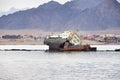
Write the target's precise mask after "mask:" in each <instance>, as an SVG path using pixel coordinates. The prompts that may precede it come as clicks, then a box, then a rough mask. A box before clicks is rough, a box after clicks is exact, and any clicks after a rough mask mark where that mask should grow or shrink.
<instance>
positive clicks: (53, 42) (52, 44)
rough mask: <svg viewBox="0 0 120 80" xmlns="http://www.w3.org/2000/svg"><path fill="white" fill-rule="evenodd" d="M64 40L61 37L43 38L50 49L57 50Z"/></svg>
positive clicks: (61, 46)
mask: <svg viewBox="0 0 120 80" xmlns="http://www.w3.org/2000/svg"><path fill="white" fill-rule="evenodd" d="M64 42H66V39H62V38H49V39H45V40H44V44H46V45H48V46H49V50H51V51H59V50H60V49H61V48H63V46H64Z"/></svg>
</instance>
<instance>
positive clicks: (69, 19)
mask: <svg viewBox="0 0 120 80" xmlns="http://www.w3.org/2000/svg"><path fill="white" fill-rule="evenodd" d="M0 28H1V29H41V30H52V31H53V30H65V29H80V30H104V29H111V28H112V29H117V28H120V4H119V3H118V2H117V1H116V0H72V1H70V2H67V3H65V4H63V5H62V4H59V3H58V2H55V1H50V2H48V3H45V4H43V5H40V6H39V7H38V8H32V9H29V10H25V11H19V12H16V13H14V14H10V15H8V16H2V17H1V18H0Z"/></svg>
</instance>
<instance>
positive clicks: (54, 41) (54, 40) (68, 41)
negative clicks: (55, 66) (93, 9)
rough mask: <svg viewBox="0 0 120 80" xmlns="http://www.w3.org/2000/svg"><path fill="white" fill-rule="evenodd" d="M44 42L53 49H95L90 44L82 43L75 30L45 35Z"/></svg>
mask: <svg viewBox="0 0 120 80" xmlns="http://www.w3.org/2000/svg"><path fill="white" fill-rule="evenodd" d="M44 44H46V45H49V50H54V51H96V48H92V47H90V45H87V44H86V45H82V40H81V39H80V38H79V36H78V34H77V32H75V31H65V32H63V33H61V34H58V35H50V36H47V37H46V38H45V40H44Z"/></svg>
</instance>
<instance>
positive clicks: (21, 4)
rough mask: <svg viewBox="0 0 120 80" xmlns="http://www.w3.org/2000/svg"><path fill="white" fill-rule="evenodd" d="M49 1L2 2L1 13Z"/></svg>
mask: <svg viewBox="0 0 120 80" xmlns="http://www.w3.org/2000/svg"><path fill="white" fill-rule="evenodd" d="M48 1H51V0H0V11H8V10H10V9H11V8H13V7H14V8H17V9H24V8H32V7H37V6H39V5H41V4H43V3H46V2H48ZM54 1H57V2H60V3H61V4H63V3H65V2H66V1H70V0H54ZM118 1H120V0H118Z"/></svg>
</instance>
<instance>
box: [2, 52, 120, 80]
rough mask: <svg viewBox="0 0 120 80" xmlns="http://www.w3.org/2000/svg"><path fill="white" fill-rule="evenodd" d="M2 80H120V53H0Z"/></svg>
mask: <svg viewBox="0 0 120 80" xmlns="http://www.w3.org/2000/svg"><path fill="white" fill-rule="evenodd" d="M0 80H120V52H106V51H104V52H45V51H0Z"/></svg>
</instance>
